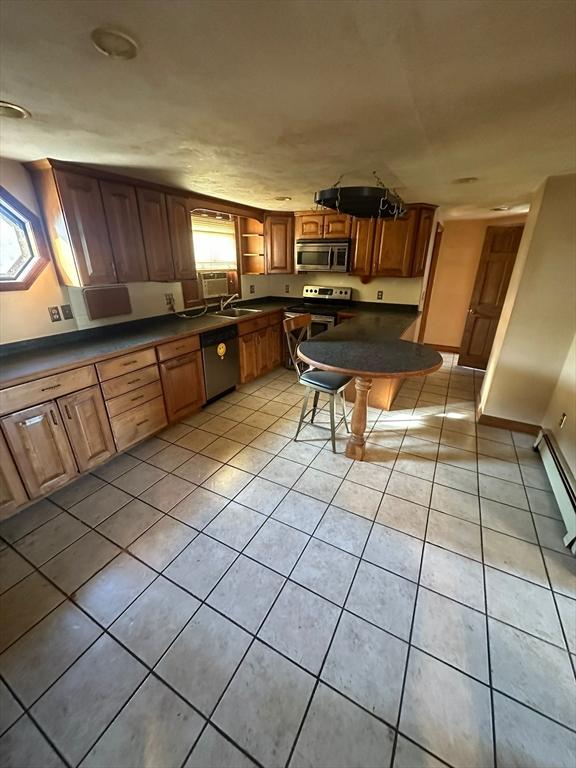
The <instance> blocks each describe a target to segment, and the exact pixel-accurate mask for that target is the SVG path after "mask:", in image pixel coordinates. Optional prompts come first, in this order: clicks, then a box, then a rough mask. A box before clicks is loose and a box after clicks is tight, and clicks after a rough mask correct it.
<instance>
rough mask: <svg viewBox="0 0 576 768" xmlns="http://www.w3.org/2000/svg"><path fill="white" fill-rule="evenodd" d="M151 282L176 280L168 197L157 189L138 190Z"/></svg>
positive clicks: (141, 188)
mask: <svg viewBox="0 0 576 768" xmlns="http://www.w3.org/2000/svg"><path fill="white" fill-rule="evenodd" d="M136 196H137V198H138V210H139V211H140V222H141V224H142V234H143V236H144V251H145V253H146V263H147V265H148V275H149V277H150V280H159V281H168V280H174V263H173V261H172V247H171V245H170V231H169V228H168V213H167V210H166V196H165V195H163V194H162V192H156V190H155V189H146V188H145V187H137V188H136Z"/></svg>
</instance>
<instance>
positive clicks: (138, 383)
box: [101, 365, 160, 400]
mask: <svg viewBox="0 0 576 768" xmlns="http://www.w3.org/2000/svg"><path fill="white" fill-rule="evenodd" d="M159 378H160V373H159V371H158V366H157V365H149V366H148V367H147V368H141V369H140V370H139V371H135V372H134V373H125V374H124V376H117V377H116V378H115V379H109V380H108V381H103V382H102V384H101V387H102V393H103V395H104V399H105V400H110V399H111V398H113V397H119V396H120V395H125V394H126V392H132V390H133V389H138V387H143V386H144V385H145V384H151V383H152V382H153V381H158V379H159Z"/></svg>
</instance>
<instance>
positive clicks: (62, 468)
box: [2, 401, 78, 499]
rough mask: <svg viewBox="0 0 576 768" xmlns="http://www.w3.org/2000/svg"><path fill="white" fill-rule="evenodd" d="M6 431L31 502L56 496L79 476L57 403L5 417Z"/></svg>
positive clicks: (3, 423)
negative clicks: (54, 493) (48, 496)
mask: <svg viewBox="0 0 576 768" xmlns="http://www.w3.org/2000/svg"><path fill="white" fill-rule="evenodd" d="M2 429H3V430H4V434H5V435H6V440H7V442H8V445H9V446H10V450H11V452H12V455H13V456H14V459H15V461H16V464H17V466H18V468H19V469H20V473H21V477H22V480H23V482H24V485H25V487H26V490H27V491H28V495H29V496H30V498H31V499H35V498H38V497H39V496H45V495H46V494H48V493H52V492H53V491H55V490H57V489H58V488H60V487H61V486H63V485H66V483H68V482H69V481H70V480H72V479H73V478H74V476H75V475H77V474H78V469H77V467H76V462H75V461H74V455H73V453H72V448H71V447H70V443H69V442H68V437H67V436H66V430H65V429H64V425H63V423H62V418H61V416H60V412H59V410H58V406H57V404H56V403H55V402H54V401H51V402H48V403H42V404H41V405H35V406H34V407H33V408H26V409H25V410H24V411H18V412H17V413H13V414H12V415H10V416H5V417H4V418H3V419H2Z"/></svg>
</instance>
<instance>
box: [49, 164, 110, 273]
mask: <svg viewBox="0 0 576 768" xmlns="http://www.w3.org/2000/svg"><path fill="white" fill-rule="evenodd" d="M54 176H55V178H56V183H57V185H58V192H59V194H60V201H61V203H62V208H63V211H64V218H65V219H66V227H67V229H68V234H69V236H70V242H71V244H72V250H73V252H74V260H75V263H76V268H77V270H78V275H79V279H80V284H81V285H107V284H110V283H116V282H118V280H117V279H116V270H115V268H114V261H113V259H112V248H111V247H110V240H109V238H108V229H107V227H106V218H105V216H104V206H103V204H102V195H101V194H100V186H99V185H98V180H97V179H93V178H91V177H90V176H83V175H82V174H80V173H70V172H69V171H54Z"/></svg>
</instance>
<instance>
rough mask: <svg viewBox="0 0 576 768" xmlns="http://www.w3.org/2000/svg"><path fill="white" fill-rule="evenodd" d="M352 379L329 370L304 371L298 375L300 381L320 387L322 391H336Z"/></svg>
mask: <svg viewBox="0 0 576 768" xmlns="http://www.w3.org/2000/svg"><path fill="white" fill-rule="evenodd" d="M351 381H352V378H351V377H350V376H344V374H342V373H331V372H330V371H305V372H304V373H303V374H301V375H300V383H301V384H307V385H308V386H309V387H314V388H315V389H321V390H322V391H323V392H338V390H340V389H342V387H345V386H346V385H347V384H348V383H349V382H351Z"/></svg>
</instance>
